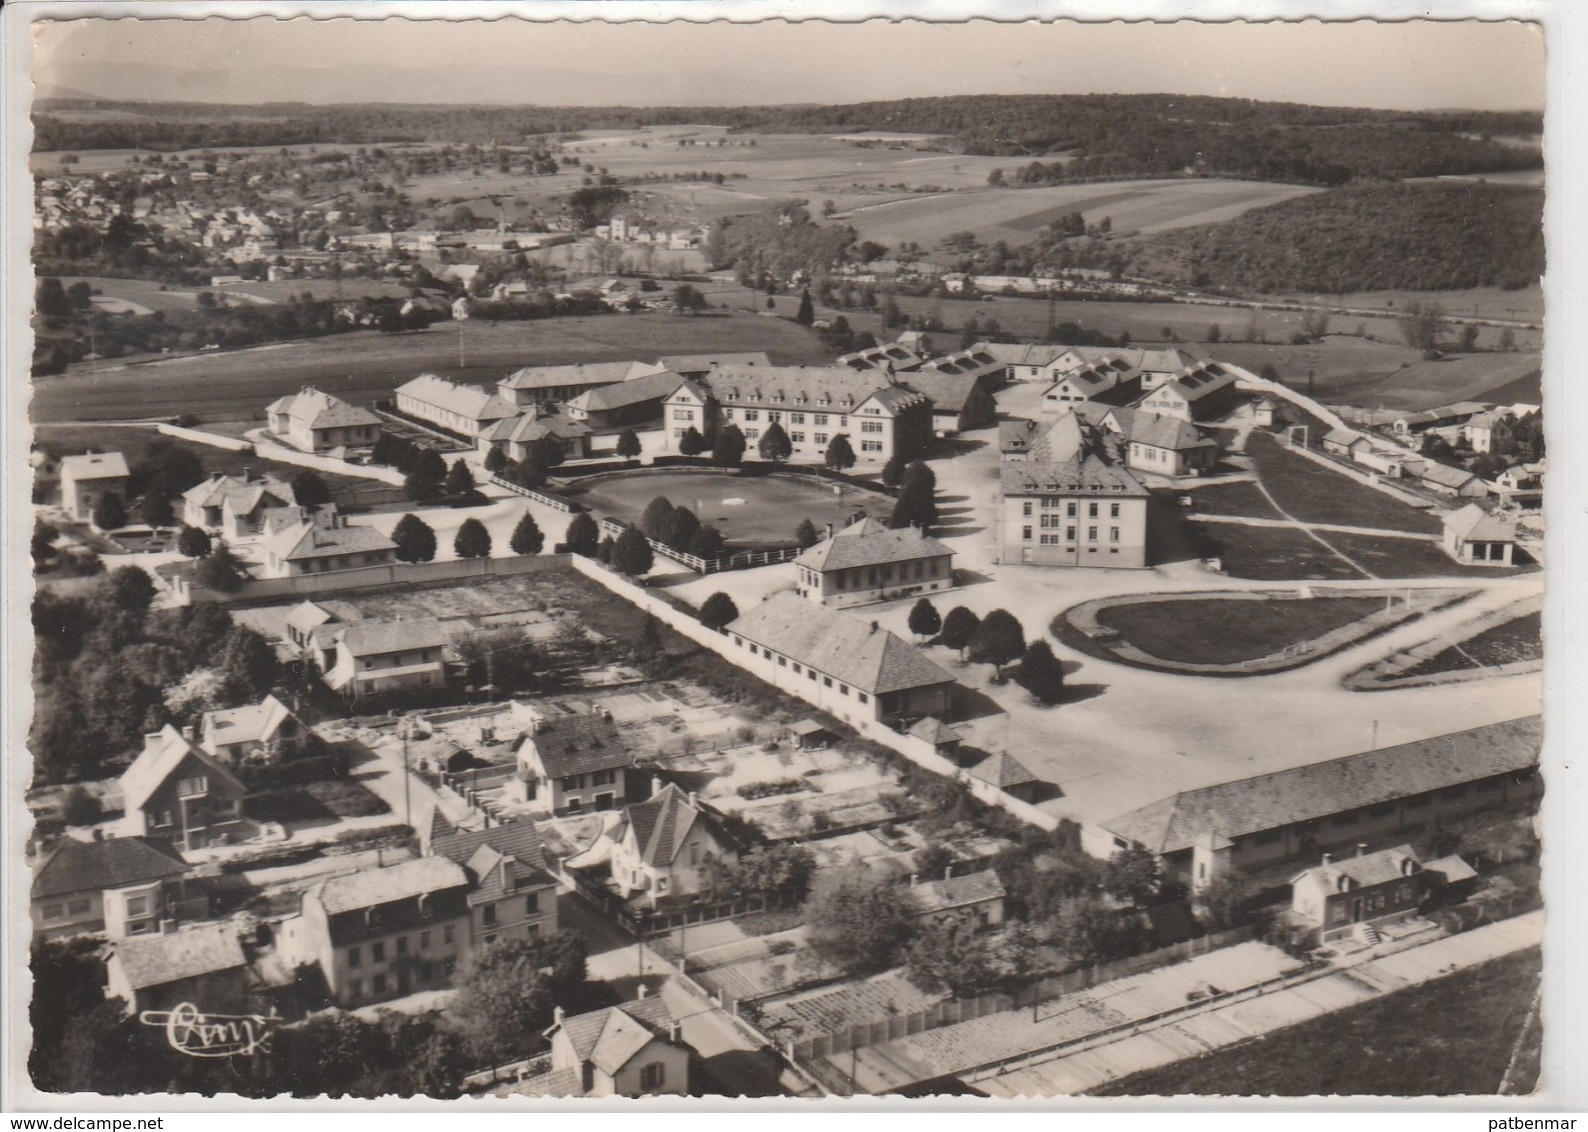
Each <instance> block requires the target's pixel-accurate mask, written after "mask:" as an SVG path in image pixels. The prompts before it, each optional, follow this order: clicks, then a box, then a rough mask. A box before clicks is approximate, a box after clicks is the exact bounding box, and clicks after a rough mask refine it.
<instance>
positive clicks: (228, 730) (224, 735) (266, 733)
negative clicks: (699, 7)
mask: <svg viewBox="0 0 1588 1132" xmlns="http://www.w3.org/2000/svg"><path fill="white" fill-rule="evenodd" d="M292 718H294V717H293V714H292V712H291V710H290V709H289V708H288V707H287V705H286V704H284V703H282V702H281V701H280V700H278V699H276V697H275V696H266V697H265V698H264V699H262V700H260V701H259V702H258V703H257V704H244V705H243V706H242V707H234V708H219V709H217V710H215V711H207V712H205V713H204V720H203V725H202V726H201V727H200V728H199V734H200V735H202V736H203V737H204V743H205V746H206V749H208V748H213V747H219V746H227V745H230V744H232V743H254V742H266V741H268V740H269V739H270V738H271V737H272V736H273V735H275V733H276V732H277V731H279V730H281V725H282V724H283V723H285V722H286V721H287V720H289V719H292Z"/></svg>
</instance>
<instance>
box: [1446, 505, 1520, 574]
mask: <svg viewBox="0 0 1588 1132" xmlns="http://www.w3.org/2000/svg"><path fill="white" fill-rule="evenodd" d="M1444 524H1445V531H1444V538H1443V539H1442V540H1441V545H1443V546H1444V548H1445V553H1446V554H1448V555H1450V557H1451V558H1454V559H1455V560H1456V561H1457V562H1460V563H1461V564H1462V565H1465V566H1511V565H1514V562H1513V559H1514V558H1515V556H1516V519H1515V518H1514V517H1513V516H1510V515H1502V514H1499V513H1497V512H1493V511H1486V510H1484V508H1483V507H1481V506H1479V505H1478V504H1476V503H1469V504H1467V505H1466V506H1465V507H1463V508H1461V509H1460V510H1459V511H1452V512H1450V513H1449V514H1447V515H1445V517H1444Z"/></svg>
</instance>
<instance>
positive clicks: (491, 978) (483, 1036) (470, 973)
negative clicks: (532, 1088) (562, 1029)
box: [450, 937, 556, 1064]
mask: <svg viewBox="0 0 1588 1132" xmlns="http://www.w3.org/2000/svg"><path fill="white" fill-rule="evenodd" d="M544 958H545V954H544V949H543V948H542V946H541V945H540V943H539V941H538V940H535V939H522V938H515V937H508V938H505V939H498V940H496V941H495V942H493V943H488V944H485V945H484V946H483V947H480V948H477V949H476V950H475V951H474V952H473V953H472V954H471V955H470V956H469V958H468V959H467V960H465V961H464V964H463V967H462V969H461V970H460V971H459V972H458V976H457V980H456V982H455V984H454V985H455V986H456V987H457V1001H456V1002H455V1004H454V1009H453V1010H452V1011H450V1014H451V1016H452V1017H454V1018H457V1019H461V1020H462V1021H461V1022H460V1026H461V1032H462V1033H463V1035H464V1040H465V1041H466V1042H467V1044H468V1046H469V1048H470V1050H471V1051H472V1052H473V1053H474V1055H475V1057H476V1058H478V1059H480V1060H481V1061H484V1062H486V1063H489V1064H495V1063H496V1062H497V1061H500V1060H505V1059H507V1058H510V1057H514V1056H520V1055H523V1054H526V1053H528V1052H530V1050H531V1049H533V1048H534V1044H535V1039H536V1037H537V1036H538V1035H539V1032H540V1031H541V1030H543V1029H545V1028H546V1027H547V1026H548V1025H550V1024H551V1019H552V1011H553V1009H554V1008H555V1006H556V1001H555V999H554V998H553V995H552V983H551V978H550V976H549V975H547V974H546V973H544V972H543V970H542V966H543V960H544Z"/></svg>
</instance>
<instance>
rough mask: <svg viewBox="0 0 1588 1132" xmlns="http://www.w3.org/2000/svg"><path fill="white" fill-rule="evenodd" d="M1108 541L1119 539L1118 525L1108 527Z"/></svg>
mask: <svg viewBox="0 0 1588 1132" xmlns="http://www.w3.org/2000/svg"><path fill="white" fill-rule="evenodd" d="M1108 541H1109V542H1118V541H1119V528H1118V527H1109V528H1108Z"/></svg>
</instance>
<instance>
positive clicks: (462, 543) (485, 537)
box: [452, 518, 491, 558]
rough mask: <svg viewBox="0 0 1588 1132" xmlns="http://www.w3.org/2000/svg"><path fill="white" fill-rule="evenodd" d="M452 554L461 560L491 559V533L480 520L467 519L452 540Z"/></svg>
mask: <svg viewBox="0 0 1588 1132" xmlns="http://www.w3.org/2000/svg"><path fill="white" fill-rule="evenodd" d="M452 552H453V553H454V554H456V555H457V556H458V557H459V558H489V557H490V556H491V532H490V531H488V530H486V529H485V524H484V523H482V522H480V521H479V520H478V519H473V518H470V519H465V520H463V523H462V525H460V526H459V527H458V533H457V537H455V538H454V539H453V540H452Z"/></svg>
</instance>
